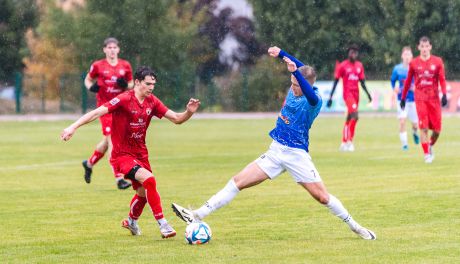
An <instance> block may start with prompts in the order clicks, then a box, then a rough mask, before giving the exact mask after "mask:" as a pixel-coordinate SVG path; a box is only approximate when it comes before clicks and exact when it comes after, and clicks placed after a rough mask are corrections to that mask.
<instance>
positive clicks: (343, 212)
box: [326, 194, 359, 230]
mask: <svg viewBox="0 0 460 264" xmlns="http://www.w3.org/2000/svg"><path fill="white" fill-rule="evenodd" d="M326 207H327V208H329V211H330V212H331V213H332V214H333V215H335V216H337V217H338V218H340V219H342V220H343V221H344V222H345V223H346V224H347V225H348V226H349V227H350V229H351V230H356V229H357V228H358V227H359V224H358V223H356V221H355V220H353V218H352V217H351V215H350V214H349V213H348V211H347V209H345V207H344V206H343V204H342V203H341V202H340V201H339V199H337V198H336V197H335V196H334V195H332V194H329V203H327V204H326Z"/></svg>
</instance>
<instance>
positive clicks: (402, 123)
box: [391, 46, 419, 150]
mask: <svg viewBox="0 0 460 264" xmlns="http://www.w3.org/2000/svg"><path fill="white" fill-rule="evenodd" d="M412 57H413V55H412V49H411V48H410V47H409V46H406V47H403V49H402V53H401V59H402V62H401V63H400V64H398V65H396V66H395V67H394V68H393V72H392V73H391V88H393V91H394V93H395V94H396V96H397V107H398V119H399V139H400V140H401V145H402V149H403V150H407V149H408V148H409V146H408V145H407V132H406V118H409V120H410V121H411V123H412V137H413V139H414V143H415V144H418V143H419V137H418V132H417V128H418V124H417V123H418V118H417V110H416V109H415V102H414V85H413V82H411V88H410V89H409V92H408V93H407V97H406V107H405V109H401V107H400V103H401V94H402V88H403V87H404V81H405V80H406V77H407V71H408V69H409V63H410V61H411V60H412ZM396 82H398V86H396Z"/></svg>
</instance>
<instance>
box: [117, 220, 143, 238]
mask: <svg viewBox="0 0 460 264" xmlns="http://www.w3.org/2000/svg"><path fill="white" fill-rule="evenodd" d="M121 227H124V228H126V229H128V230H129V231H131V234H132V235H133V236H140V235H141V229H140V228H139V225H138V224H137V221H133V220H131V219H130V218H128V219H124V220H123V221H121Z"/></svg>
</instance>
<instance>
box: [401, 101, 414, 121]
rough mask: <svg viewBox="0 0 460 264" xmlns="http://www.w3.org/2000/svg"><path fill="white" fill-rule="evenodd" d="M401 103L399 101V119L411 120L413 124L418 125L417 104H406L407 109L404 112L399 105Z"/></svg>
mask: <svg viewBox="0 0 460 264" xmlns="http://www.w3.org/2000/svg"><path fill="white" fill-rule="evenodd" d="M400 102H401V101H399V100H398V103H397V106H398V119H401V118H409V120H410V121H411V122H412V123H416V124H417V123H418V117H417V108H416V107H415V102H406V107H405V108H404V110H402V109H401V106H400V105H399V104H400Z"/></svg>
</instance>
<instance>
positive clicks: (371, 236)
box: [351, 225, 377, 240]
mask: <svg viewBox="0 0 460 264" xmlns="http://www.w3.org/2000/svg"><path fill="white" fill-rule="evenodd" d="M351 231H353V232H355V233H356V234H358V235H359V236H360V237H361V238H362V239H366V240H376V239H377V236H376V235H375V233H374V232H372V231H371V230H369V229H367V228H364V227H362V226H360V225H358V226H357V227H356V229H352V230H351Z"/></svg>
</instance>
